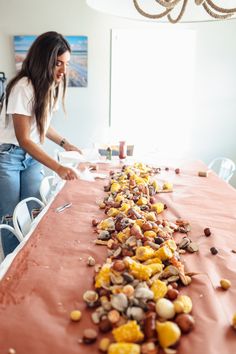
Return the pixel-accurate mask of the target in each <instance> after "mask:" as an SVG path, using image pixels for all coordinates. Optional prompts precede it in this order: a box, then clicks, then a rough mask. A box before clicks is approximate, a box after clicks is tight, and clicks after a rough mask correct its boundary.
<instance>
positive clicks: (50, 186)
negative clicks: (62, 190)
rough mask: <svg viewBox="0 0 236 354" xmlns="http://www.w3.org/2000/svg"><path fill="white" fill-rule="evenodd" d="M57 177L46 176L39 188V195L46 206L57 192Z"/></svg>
mask: <svg viewBox="0 0 236 354" xmlns="http://www.w3.org/2000/svg"><path fill="white" fill-rule="evenodd" d="M56 184H57V181H56V177H55V176H45V177H44V178H43V179H42V182H41V184H40V187H39V193H40V196H41V199H42V201H43V203H44V204H48V203H49V202H50V201H51V199H52V197H53V194H54V193H55V190H56Z"/></svg>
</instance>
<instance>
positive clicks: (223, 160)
mask: <svg viewBox="0 0 236 354" xmlns="http://www.w3.org/2000/svg"><path fill="white" fill-rule="evenodd" d="M208 167H209V168H210V169H212V170H214V171H215V172H216V173H217V174H218V176H219V177H220V178H221V179H223V180H224V181H226V182H229V181H230V179H231V177H232V176H233V174H234V172H235V170H236V166H235V163H234V162H233V161H232V160H231V159H229V158H227V157H216V158H215V159H213V160H212V161H211V162H210V163H209V165H208Z"/></svg>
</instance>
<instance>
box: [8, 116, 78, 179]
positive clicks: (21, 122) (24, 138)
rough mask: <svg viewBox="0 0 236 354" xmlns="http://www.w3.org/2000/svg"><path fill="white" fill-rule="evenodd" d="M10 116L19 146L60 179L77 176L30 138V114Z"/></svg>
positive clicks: (75, 177)
mask: <svg viewBox="0 0 236 354" xmlns="http://www.w3.org/2000/svg"><path fill="white" fill-rule="evenodd" d="M12 116H13V124H14V129H15V134H16V138H17V140H18V142H19V145H20V147H22V148H23V149H24V150H25V151H26V152H28V154H29V155H30V156H32V157H33V158H35V159H36V160H37V161H39V162H41V163H42V164H43V165H45V166H47V167H48V168H50V169H51V170H53V171H55V172H56V173H57V174H58V175H59V176H60V177H61V178H62V179H66V180H71V179H77V178H78V176H77V174H76V172H75V171H74V170H73V169H71V168H69V167H65V166H62V165H60V164H59V163H58V162H57V161H56V160H54V159H53V158H52V157H50V156H49V155H48V154H47V153H45V152H44V150H43V149H42V148H41V147H40V146H39V145H38V144H36V143H34V142H33V141H32V140H31V139H30V123H31V119H32V118H31V117H30V116H25V115H22V114H13V115H12Z"/></svg>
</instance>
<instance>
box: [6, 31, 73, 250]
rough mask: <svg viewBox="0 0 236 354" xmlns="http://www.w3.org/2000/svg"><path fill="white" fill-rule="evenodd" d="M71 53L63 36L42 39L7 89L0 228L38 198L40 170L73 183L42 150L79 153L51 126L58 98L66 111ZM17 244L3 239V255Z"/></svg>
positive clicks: (51, 34) (52, 34) (11, 238)
mask: <svg viewBox="0 0 236 354" xmlns="http://www.w3.org/2000/svg"><path fill="white" fill-rule="evenodd" d="M70 53H71V49H70V46H69V44H68V42H67V41H66V40H65V38H64V37H63V36H62V35H61V34H59V33H57V32H47V33H44V34H42V35H40V36H39V37H38V38H36V40H35V41H34V43H33V44H32V46H31V48H30V49H29V52H28V54H27V56H26V58H25V60H24V62H23V65H22V68H21V70H20V72H19V73H18V74H17V75H16V76H15V77H14V78H13V79H12V80H11V81H10V82H9V84H8V85H7V88H6V102H5V105H4V106H5V107H4V108H5V109H6V111H5V112H2V114H1V122H0V222H1V223H6V222H7V220H8V221H9V220H10V219H11V216H12V214H13V211H14V208H15V206H16V205H17V203H18V202H19V201H21V200H22V199H24V198H27V197H31V196H33V197H38V198H39V197H40V196H39V186H40V183H41V180H42V178H43V175H42V173H41V170H42V165H44V166H47V167H48V168H50V169H51V170H53V171H54V172H56V173H57V174H58V175H59V176H60V177H61V178H62V179H65V180H73V179H76V178H77V174H76V172H75V171H74V170H73V169H71V168H69V167H64V166H62V165H61V164H60V163H58V161H56V160H54V159H53V158H51V157H50V156H49V155H48V154H47V153H46V152H44V151H43V149H42V145H41V144H42V143H43V142H44V140H45V137H47V138H48V139H50V140H52V141H53V142H54V143H56V144H58V145H60V146H62V147H63V148H64V149H65V150H67V151H71V150H76V151H79V152H80V150H79V149H78V148H77V147H76V146H73V145H72V144H70V143H69V142H68V141H67V140H66V139H65V138H63V137H62V136H61V135H59V134H58V133H57V132H56V131H55V130H54V128H53V127H52V126H51V125H50V120H51V115H52V112H53V111H54V110H55V109H56V107H57V104H58V99H59V96H60V95H61V96H62V102H63V107H64V97H65V91H66V71H67V66H68V64H69V60H70ZM3 236H4V237H3ZM17 244H18V241H17V240H16V238H15V237H14V236H13V235H9V234H8V235H5V234H4V235H2V245H3V251H4V254H5V255H7V254H8V253H10V252H12V251H13V250H14V248H15V247H16V245H17Z"/></svg>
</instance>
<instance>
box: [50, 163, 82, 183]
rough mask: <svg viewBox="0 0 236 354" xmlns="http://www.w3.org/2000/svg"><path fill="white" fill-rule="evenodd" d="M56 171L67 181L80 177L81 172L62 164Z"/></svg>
mask: <svg viewBox="0 0 236 354" xmlns="http://www.w3.org/2000/svg"><path fill="white" fill-rule="evenodd" d="M55 172H56V173H57V174H58V176H59V177H61V178H62V179H65V180H67V181H69V180H73V179H78V177H79V173H78V172H77V171H76V169H74V168H70V167H66V166H62V165H60V166H59V168H58V169H57V171H55Z"/></svg>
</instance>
